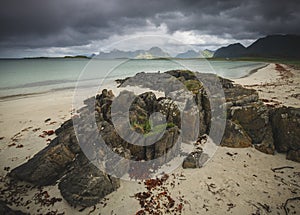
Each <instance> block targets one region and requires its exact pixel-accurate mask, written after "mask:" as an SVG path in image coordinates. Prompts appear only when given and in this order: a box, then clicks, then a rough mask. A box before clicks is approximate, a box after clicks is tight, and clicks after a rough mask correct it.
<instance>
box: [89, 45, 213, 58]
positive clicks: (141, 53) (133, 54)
mask: <svg viewBox="0 0 300 215" xmlns="http://www.w3.org/2000/svg"><path fill="white" fill-rule="evenodd" d="M213 53H214V52H213V51H211V50H208V49H205V50H204V51H199V52H196V51H194V50H188V51H186V52H183V53H179V54H177V55H176V56H175V58H210V57H212V56H213ZM92 57H94V56H92ZM96 57H97V58H100V59H117V58H128V59H154V58H171V57H172V56H171V55H170V54H168V53H167V52H165V51H163V50H162V49H161V48H159V47H152V48H150V49H149V50H136V51H121V50H118V49H114V50H112V51H110V52H100V53H99V54H98V55H97V56H96Z"/></svg>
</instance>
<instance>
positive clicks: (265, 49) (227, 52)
mask: <svg viewBox="0 0 300 215" xmlns="http://www.w3.org/2000/svg"><path fill="white" fill-rule="evenodd" d="M213 57H214V58H241V57H258V58H259V57H262V58H285V59H299V58H300V35H269V36H266V37H263V38H259V39H258V40H256V41H255V42H254V43H252V44H251V45H250V46H248V47H245V46H243V45H242V44H240V43H235V44H231V45H229V46H226V47H222V48H219V49H217V50H216V51H215V53H214V55H213Z"/></svg>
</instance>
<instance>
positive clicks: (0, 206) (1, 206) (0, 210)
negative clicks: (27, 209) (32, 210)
mask: <svg viewBox="0 0 300 215" xmlns="http://www.w3.org/2000/svg"><path fill="white" fill-rule="evenodd" d="M0 214H3V215H4V214H5V215H28V213H23V212H22V211H19V210H17V211H16V210H13V209H11V208H10V207H8V206H6V204H5V203H4V202H3V201H0Z"/></svg>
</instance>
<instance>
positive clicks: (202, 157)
mask: <svg viewBox="0 0 300 215" xmlns="http://www.w3.org/2000/svg"><path fill="white" fill-rule="evenodd" d="M208 159H209V156H208V155H207V154H205V153H203V152H201V151H195V152H192V153H190V154H189V155H188V156H187V157H186V158H185V159H184V161H183V163H182V168H184V169H191V168H192V169H194V168H200V167H202V166H203V164H204V163H205V162H206V161H207V160H208Z"/></svg>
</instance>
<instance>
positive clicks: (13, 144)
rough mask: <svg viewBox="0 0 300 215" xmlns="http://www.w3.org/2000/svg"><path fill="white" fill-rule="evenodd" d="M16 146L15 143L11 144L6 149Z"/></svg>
mask: <svg viewBox="0 0 300 215" xmlns="http://www.w3.org/2000/svg"><path fill="white" fill-rule="evenodd" d="M15 145H17V144H16V143H11V144H8V147H12V146H15Z"/></svg>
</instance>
